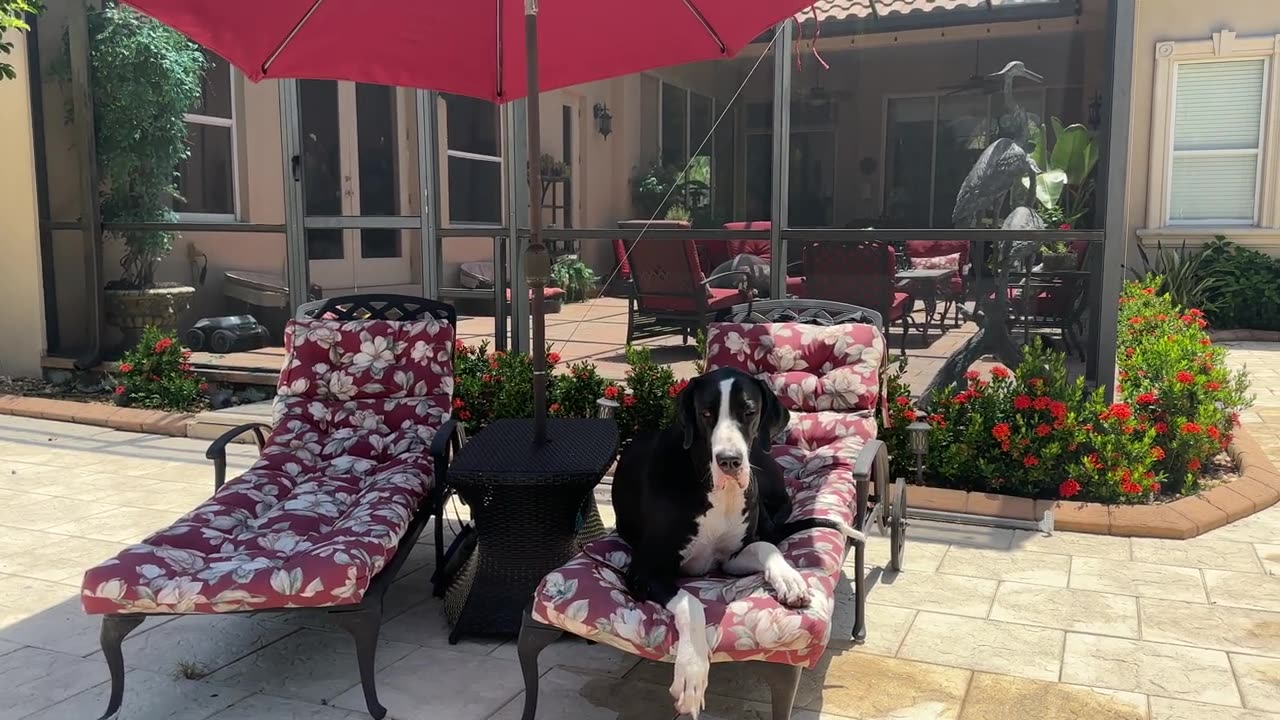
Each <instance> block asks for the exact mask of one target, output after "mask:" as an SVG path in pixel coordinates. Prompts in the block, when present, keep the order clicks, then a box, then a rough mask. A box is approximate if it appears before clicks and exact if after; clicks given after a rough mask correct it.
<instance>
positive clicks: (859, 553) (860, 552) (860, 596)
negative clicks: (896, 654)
mask: <svg viewBox="0 0 1280 720" xmlns="http://www.w3.org/2000/svg"><path fill="white" fill-rule="evenodd" d="M853 641H854V642H855V643H858V644H859V645H861V644H862V643H864V642H866V641H867V544H866V543H858V544H857V545H854V546H853Z"/></svg>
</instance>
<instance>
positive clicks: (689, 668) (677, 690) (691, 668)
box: [671, 648, 711, 720]
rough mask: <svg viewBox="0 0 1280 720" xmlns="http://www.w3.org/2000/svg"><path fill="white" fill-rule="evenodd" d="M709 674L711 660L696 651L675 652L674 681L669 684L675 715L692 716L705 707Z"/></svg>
mask: <svg viewBox="0 0 1280 720" xmlns="http://www.w3.org/2000/svg"><path fill="white" fill-rule="evenodd" d="M710 672H711V658H710V657H708V656H706V655H699V654H698V652H697V651H696V650H694V649H693V648H689V649H688V651H687V652H686V651H685V649H684V648H679V649H677V650H676V662H675V680H674V681H673V682H672V683H671V697H673V698H675V701H676V713H678V714H680V715H692V716H693V717H694V718H695V720H696V718H697V717H698V713H699V712H701V711H702V709H703V708H705V707H706V705H707V700H706V695H707V676H708V674H709V673H710Z"/></svg>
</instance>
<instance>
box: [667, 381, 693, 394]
mask: <svg viewBox="0 0 1280 720" xmlns="http://www.w3.org/2000/svg"><path fill="white" fill-rule="evenodd" d="M688 385H689V381H688V380H681V381H679V382H677V383H676V384H675V385H672V386H671V387H669V388H667V396H668V397H675V396H677V395H679V394H680V393H682V392H684V389H685V388H686V387H688Z"/></svg>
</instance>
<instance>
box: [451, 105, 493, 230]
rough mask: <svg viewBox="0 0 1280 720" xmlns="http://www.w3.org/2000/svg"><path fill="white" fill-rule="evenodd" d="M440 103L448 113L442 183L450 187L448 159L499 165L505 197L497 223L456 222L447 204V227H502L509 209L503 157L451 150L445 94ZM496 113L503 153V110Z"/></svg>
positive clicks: (477, 221)
mask: <svg viewBox="0 0 1280 720" xmlns="http://www.w3.org/2000/svg"><path fill="white" fill-rule="evenodd" d="M440 103H441V105H443V106H444V111H445V113H446V115H445V122H443V123H441V128H440V133H441V134H442V135H443V136H444V155H445V161H444V167H443V172H442V173H441V182H443V183H445V185H446V187H447V186H448V182H449V160H448V159H449V158H458V159H459V160H477V161H480V162H490V163H497V165H498V173H499V175H498V177H500V178H502V181H501V182H500V183H499V185H501V187H500V188H499V189H500V191H501V192H502V193H503V196H504V197H503V198H502V202H501V203H500V204H499V207H500V211H499V216H498V221H497V222H495V223H490V222H483V221H479V220H463V221H458V220H454V219H453V215H452V213H450V212H449V208H448V207H447V203H446V207H443V208H441V212H443V213H445V214H446V217H447V218H448V222H447V223H446V225H445V226H446V227H451V228H494V227H502V226H503V225H504V223H503V220H502V219H503V218H504V217H506V208H507V202H506V197H505V195H506V179H505V177H504V176H503V175H502V156H501V155H485V154H484V153H473V152H467V151H465V150H454V149H452V148H450V147H449V123H448V112H449V100H448V99H447V98H445V97H444V93H441V95H440ZM494 113H495V114H496V115H497V116H498V117H497V125H495V127H496V128H497V130H498V152H503V151H504V150H505V149H506V148H505V147H504V146H503V139H504V138H505V137H506V135H505V133H504V132H503V124H502V123H503V117H502V111H501V108H500V107H499V106H497V105H495V106H494ZM450 197H452V191H450Z"/></svg>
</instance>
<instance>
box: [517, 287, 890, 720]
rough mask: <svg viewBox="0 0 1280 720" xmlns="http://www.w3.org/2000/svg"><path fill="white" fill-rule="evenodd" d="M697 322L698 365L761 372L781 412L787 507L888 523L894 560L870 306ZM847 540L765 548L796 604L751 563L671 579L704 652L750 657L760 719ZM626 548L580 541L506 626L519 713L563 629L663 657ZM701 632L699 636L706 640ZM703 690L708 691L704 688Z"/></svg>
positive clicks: (785, 691)
mask: <svg viewBox="0 0 1280 720" xmlns="http://www.w3.org/2000/svg"><path fill="white" fill-rule="evenodd" d="M717 319H718V322H715V323H713V324H712V325H711V326H710V328H709V335H708V338H707V369H708V370H712V369H715V368H718V367H736V368H740V369H742V370H744V371H746V372H749V373H752V374H754V375H756V376H757V377H761V378H763V379H765V380H766V381H767V382H769V384H770V385H771V386H772V387H773V388H774V390H775V392H777V393H778V397H779V398H780V399H781V400H782V402H783V404H784V406H785V407H787V409H788V410H790V412H791V423H790V425H789V427H788V428H787V430H786V431H785V433H784V436H781V437H780V438H778V439H777V440H775V444H774V446H773V448H772V450H771V453H772V455H773V457H774V458H776V459H777V460H778V462H779V464H780V465H781V466H782V467H783V470H784V475H785V478H786V483H787V491H788V492H789V493H790V494H791V498H792V502H793V503H794V510H793V512H792V519H801V518H809V517H822V518H831V519H839V520H841V521H843V522H846V523H848V524H850V525H852V526H854V527H857V528H860V529H863V530H864V531H865V530H869V529H870V528H871V527H872V526H873V525H874V526H878V527H879V528H880V529H881V531H882V532H888V533H890V535H891V540H890V545H891V547H890V560H889V563H888V567H887V570H888V571H890V572H897V571H899V570H900V569H901V567H902V552H903V547H904V544H905V540H906V527H907V526H906V521H905V513H906V487H905V485H904V484H903V483H902V482H901V481H899V482H897V483H896V484H895V485H894V486H893V487H892V488H890V485H889V482H888V476H889V466H888V455H887V451H886V448H885V446H884V444H883V443H882V442H881V441H880V440H878V439H877V438H876V434H877V424H876V413H878V412H884V410H885V406H884V393H883V385H882V383H883V381H884V378H885V370H886V368H887V364H886V363H887V360H888V353H887V348H886V344H885V338H884V335H883V333H882V332H881V329H880V325H879V323H880V316H879V314H878V313H876V312H874V311H873V310H869V309H866V308H859V307H853V306H849V305H842V304H838V303H829V302H822V301H811V300H770V301H763V302H758V303H753V304H749V305H748V304H744V305H738V306H736V307H733V308H730V309H728V310H726V311H725V312H723V313H722V314H721V315H720V317H719V318H717ZM849 547H850V543H848V542H847V541H846V539H845V537H844V536H843V535H842V534H840V533H839V532H837V531H835V530H830V529H826V528H818V529H812V530H806V531H803V532H800V533H796V534H795V535H792V536H791V537H790V538H787V539H786V540H784V541H783V542H782V543H781V544H780V545H779V548H780V549H781V550H782V553H783V555H784V556H785V557H786V558H787V561H788V562H790V563H791V564H792V566H794V567H795V568H796V569H798V570H799V571H800V574H801V575H802V576H803V577H804V578H805V581H806V582H807V583H808V585H809V587H810V589H811V590H812V593H813V601H812V602H811V603H810V605H809V606H808V607H806V608H790V607H786V606H784V605H782V604H781V603H780V602H779V601H778V600H777V598H776V597H774V596H773V594H772V593H771V591H770V589H769V588H768V587H767V585H766V584H765V583H764V580H763V577H762V576H761V575H758V574H757V575H753V576H748V577H727V576H723V575H712V576H706V577H690V578H686V579H683V580H681V581H680V586H681V587H683V588H684V589H686V590H688V591H689V592H690V593H691V594H693V595H694V596H695V597H698V598H700V599H701V600H702V603H703V605H704V607H705V610H706V618H707V621H708V623H709V625H711V626H714V627H715V630H716V632H714V638H715V640H714V642H713V645H712V648H711V653H712V655H711V661H712V662H751V663H754V664H756V666H757V667H758V668H759V669H760V670H761V671H762V674H763V676H764V679H765V680H766V682H767V683H768V684H769V685H770V688H771V690H772V706H773V709H772V712H773V718H774V720H785V719H786V718H789V717H790V715H791V710H792V705H793V704H794V702H795V694H796V688H797V687H798V685H799V682H800V673H801V671H802V670H803V669H804V668H813V667H814V666H816V665H817V664H818V662H819V661H820V660H821V658H822V655H823V652H824V651H825V649H826V646H827V643H828V641H829V639H830V636H831V620H832V613H833V610H834V606H835V593H836V586H837V584H838V583H839V582H840V579H841V567H842V565H843V562H844V560H845V557H846V555H847V552H848V550H849ZM854 555H855V562H854V595H855V621H854V626H853V628H852V635H853V638H854V639H855V640H857V641H859V642H860V641H862V640H864V639H865V637H866V577H865V576H866V548H865V545H863V544H856V545H854ZM630 562H631V554H630V547H629V546H628V545H627V543H625V542H624V541H623V540H622V539H621V538H619V537H618V536H617V535H616V534H614V535H609V536H607V537H604V538H602V539H600V540H597V541H595V542H593V543H590V544H589V545H587V546H586V547H585V548H584V549H583V551H582V552H581V553H580V554H579V555H578V556H577V557H575V558H574V559H573V560H571V561H569V562H568V563H567V564H565V565H563V566H562V567H560V568H559V569H557V570H555V571H554V572H552V573H550V574H548V575H547V576H546V577H545V578H544V579H543V580H542V583H541V584H540V585H539V586H538V589H537V591H536V592H535V593H534V596H533V599H532V603H531V604H530V607H529V610H528V613H527V614H526V616H525V619H524V627H523V628H522V629H521V631H520V639H519V643H518V654H519V657H520V664H521V671H522V673H523V675H524V683H525V704H524V714H523V716H522V717H523V720H534V719H535V716H536V714H537V705H538V681H539V677H540V675H541V670H540V669H539V667H538V656H539V654H540V653H541V652H542V650H543V649H544V648H546V647H547V646H548V645H550V644H551V643H552V642H554V641H555V640H557V639H558V638H560V637H561V636H562V635H563V634H564V633H566V632H567V633H570V634H573V635H577V636H579V637H582V638H585V639H587V640H588V641H592V642H600V643H604V644H607V645H610V646H613V647H615V648H618V649H619V650H622V651H623V652H626V653H630V654H632V655H637V656H640V657H643V658H647V659H649V660H656V661H661V662H673V661H674V659H675V657H674V653H675V648H676V642H677V640H678V636H677V631H676V628H675V624H674V619H673V617H672V616H671V613H670V612H668V611H667V610H666V609H665V608H663V607H662V606H660V605H658V604H657V603H655V602H651V601H645V602H639V601H637V600H635V599H634V598H632V597H631V596H630V595H629V593H628V591H627V589H626V586H625V583H624V580H623V578H624V577H625V575H626V571H627V567H628V565H629V564H630ZM710 637H711V636H710V635H709V639H710ZM708 692H710V693H711V694H714V693H715V690H714V688H712V689H710V690H709V691H708Z"/></svg>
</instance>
